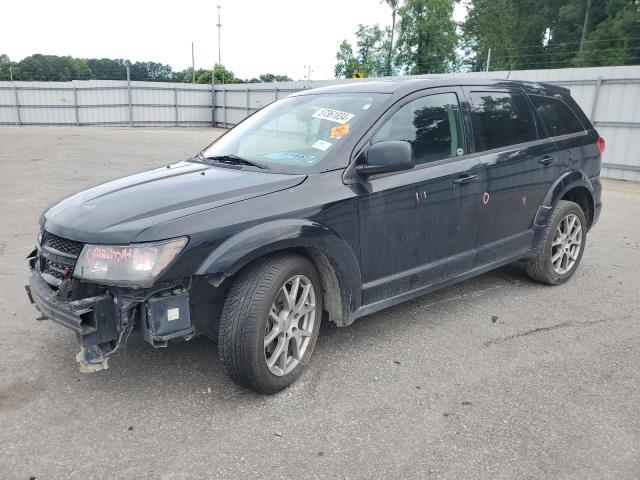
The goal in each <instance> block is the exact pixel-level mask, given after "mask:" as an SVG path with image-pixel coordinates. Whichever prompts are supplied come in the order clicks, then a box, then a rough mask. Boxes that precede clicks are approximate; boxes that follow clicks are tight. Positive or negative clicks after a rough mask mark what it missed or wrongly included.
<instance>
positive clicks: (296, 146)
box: [202, 93, 383, 173]
mask: <svg viewBox="0 0 640 480" xmlns="http://www.w3.org/2000/svg"><path fill="white" fill-rule="evenodd" d="M382 99H383V95H381V94H372V93H345V94H319V95H302V96H295V97H289V98H285V99H282V100H280V101H278V102H274V103H272V104H271V105H268V106H266V107H265V108H263V109H262V110H260V111H258V112H256V113H255V114H253V115H252V116H251V117H249V118H248V119H246V120H245V121H244V122H242V123H240V124H239V125H238V126H237V127H235V128H233V129H232V130H230V131H229V132H228V133H227V134H225V135H224V136H222V137H221V138H220V139H219V140H217V141H216V142H215V143H213V144H212V145H211V146H210V147H209V148H208V149H207V150H205V151H204V152H203V153H202V156H203V157H204V158H205V159H206V158H213V159H221V158H222V157H227V158H229V157H231V158H232V159H234V158H235V159H236V161H238V160H237V159H244V160H247V161H248V162H253V163H255V164H257V165H260V166H262V167H264V168H267V169H271V170H280V171H285V172H294V173H298V172H305V171H308V170H309V169H311V168H312V167H313V166H315V165H317V164H320V163H321V162H322V161H323V159H324V158H326V157H327V156H328V155H331V152H332V151H335V149H336V148H337V146H338V145H339V144H340V143H341V142H343V141H344V140H345V139H346V138H347V137H348V136H349V134H350V133H351V132H353V129H354V128H355V127H356V126H357V125H358V124H359V123H360V122H361V121H362V119H363V117H364V116H365V115H366V113H367V111H368V110H369V109H370V108H372V107H373V106H374V105H376V104H377V102H380V101H382ZM222 159H223V160H224V158H222Z"/></svg>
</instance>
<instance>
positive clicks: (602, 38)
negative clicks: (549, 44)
mask: <svg viewBox="0 0 640 480" xmlns="http://www.w3.org/2000/svg"><path fill="white" fill-rule="evenodd" d="M604 12H605V18H604V20H602V21H600V22H598V23H597V25H596V26H595V27H594V28H593V30H592V31H591V32H590V33H589V35H588V36H587V38H586V40H585V41H584V42H583V47H582V48H581V50H580V51H579V52H578V54H577V55H576V57H575V58H574V59H573V61H572V64H573V65H574V66H578V67H583V66H599V65H633V64H637V63H639V62H640V2H638V1H637V0H607V2H606V5H605V8H604Z"/></svg>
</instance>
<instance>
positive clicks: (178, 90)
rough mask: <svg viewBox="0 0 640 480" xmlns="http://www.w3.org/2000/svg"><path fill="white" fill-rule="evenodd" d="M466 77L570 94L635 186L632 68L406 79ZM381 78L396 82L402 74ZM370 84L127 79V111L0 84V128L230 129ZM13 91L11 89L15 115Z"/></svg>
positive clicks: (59, 85) (85, 86) (78, 83)
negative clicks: (326, 92) (319, 95)
mask: <svg viewBox="0 0 640 480" xmlns="http://www.w3.org/2000/svg"><path fill="white" fill-rule="evenodd" d="M470 76H471V77H480V78H500V79H505V78H509V79H512V80H524V81H536V82H549V83H555V84H559V85H562V86H563V87H565V88H568V89H570V90H571V94H572V96H573V97H574V98H575V99H576V101H577V102H578V104H579V105H580V106H581V108H582V109H583V110H584V111H585V113H586V114H587V115H588V116H589V117H591V119H592V121H593V122H594V124H595V126H596V128H597V129H598V131H599V132H600V133H601V135H602V136H603V137H604V138H605V139H606V141H607V149H606V150H605V154H604V158H603V161H604V162H605V163H606V164H609V165H610V167H608V168H603V175H604V176H607V177H610V178H619V179H625V180H636V181H640V154H638V153H637V152H638V151H640V128H639V127H640V66H629V67H596V68H569V69H554V70H521V71H511V72H473V73H453V74H443V75H419V76H417V77H412V78H429V79H436V80H437V79H442V78H445V77H448V78H451V77H453V78H459V77H470ZM385 79H387V80H395V81H397V80H401V79H402V77H386V78H385ZM374 80H381V78H367V79H360V80H355V79H334V80H313V81H296V82H278V83H252V84H230V85H215V87H214V89H215V90H214V92H212V90H211V86H210V85H199V84H195V85H194V84H185V83H169V82H131V104H132V105H131V108H130V107H129V86H128V85H129V84H128V82H127V81H126V80H74V81H73V82H13V83H12V82H0V124H17V123H19V122H20V123H25V124H26V123H34V124H75V123H78V124H80V125H84V124H129V123H130V121H131V124H132V125H136V124H140V125H198V124H210V123H212V122H214V123H216V124H219V125H229V126H231V125H234V124H236V123H239V122H240V121H242V120H243V119H244V118H246V116H247V115H248V114H251V113H253V112H254V111H255V110H257V109H259V108H262V107H264V106H265V105H268V104H269V103H271V102H273V101H274V100H276V99H280V98H283V97H285V96H287V95H289V94H291V93H294V92H297V91H300V90H307V89H310V88H317V87H323V86H328V85H336V84H343V83H352V82H368V81H374ZM14 89H17V97H18V103H19V105H20V108H19V112H20V116H18V110H17V109H16V105H15V93H14ZM212 97H213V98H212ZM596 97H597V105H595V108H594V100H595V99H596ZM213 102H215V106H214V105H212V103H213ZM176 106H177V107H176ZM212 108H213V110H214V112H212ZM214 113H215V115H214ZM130 115H131V118H130Z"/></svg>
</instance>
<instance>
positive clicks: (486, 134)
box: [469, 92, 538, 152]
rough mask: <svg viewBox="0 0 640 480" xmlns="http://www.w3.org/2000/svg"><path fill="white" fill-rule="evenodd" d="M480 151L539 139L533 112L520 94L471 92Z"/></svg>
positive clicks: (476, 138)
mask: <svg viewBox="0 0 640 480" xmlns="http://www.w3.org/2000/svg"><path fill="white" fill-rule="evenodd" d="M469 100H470V101H471V123H472V125H473V138H474V140H475V144H476V152H482V151H484V150H492V149H494V148H500V147H506V146H507V145H515V144H517V143H524V142H530V141H532V140H537V138H538V133H537V131H536V122H535V119H534V116H533V110H532V109H531V107H530V106H529V104H528V103H527V100H526V99H525V98H524V97H523V96H522V95H521V94H519V93H510V92H470V94H469Z"/></svg>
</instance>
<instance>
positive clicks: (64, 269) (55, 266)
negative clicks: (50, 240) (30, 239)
mask: <svg viewBox="0 0 640 480" xmlns="http://www.w3.org/2000/svg"><path fill="white" fill-rule="evenodd" d="M43 264H44V269H43V273H48V274H49V275H52V276H54V277H56V278H57V279H59V280H62V279H64V278H65V276H66V274H67V273H68V272H69V270H70V269H71V267H69V266H67V265H63V264H62V263H56V262H54V261H52V260H49V259H48V258H45V259H44V262H43Z"/></svg>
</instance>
